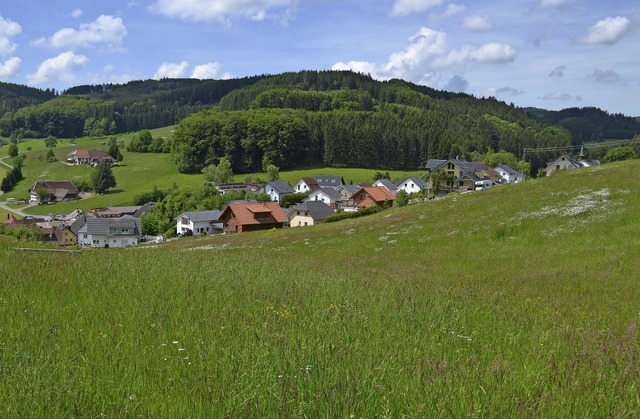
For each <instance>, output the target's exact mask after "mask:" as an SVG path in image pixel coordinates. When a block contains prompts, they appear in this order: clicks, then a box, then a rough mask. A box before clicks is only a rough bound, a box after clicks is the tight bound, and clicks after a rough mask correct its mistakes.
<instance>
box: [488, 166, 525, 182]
mask: <svg viewBox="0 0 640 419" xmlns="http://www.w3.org/2000/svg"><path fill="white" fill-rule="evenodd" d="M493 170H495V171H496V172H498V174H499V175H500V176H501V177H502V179H504V181H503V182H502V183H518V182H522V181H523V180H524V175H523V174H522V173H520V172H518V171H517V170H515V169H512V168H511V167H509V166H507V165H506V164H501V165H500V166H497V167H494V168H493Z"/></svg>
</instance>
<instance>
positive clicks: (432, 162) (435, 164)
mask: <svg viewBox="0 0 640 419" xmlns="http://www.w3.org/2000/svg"><path fill="white" fill-rule="evenodd" d="M446 162H447V160H438V159H429V160H427V165H426V166H425V167H424V168H425V169H427V170H428V171H430V172H433V171H434V170H438V168H439V167H440V166H442V165H443V164H445V163H446Z"/></svg>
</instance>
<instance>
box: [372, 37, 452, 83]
mask: <svg viewBox="0 0 640 419" xmlns="http://www.w3.org/2000/svg"><path fill="white" fill-rule="evenodd" d="M447 49H448V45H447V35H446V34H445V33H444V32H438V31H434V30H433V29H429V28H424V27H423V28H420V30H419V31H418V33H417V34H416V35H414V36H413V37H411V38H410V39H409V45H408V46H407V48H406V49H405V50H404V51H402V52H395V53H393V54H391V56H390V57H389V62H388V63H387V64H385V65H384V72H385V73H388V74H390V75H391V76H392V77H397V78H409V79H416V77H418V76H419V75H420V74H421V73H422V72H423V70H424V67H425V64H427V63H428V62H429V61H430V60H431V59H434V58H436V57H439V56H442V55H443V54H444V53H445V52H446V51H447Z"/></svg>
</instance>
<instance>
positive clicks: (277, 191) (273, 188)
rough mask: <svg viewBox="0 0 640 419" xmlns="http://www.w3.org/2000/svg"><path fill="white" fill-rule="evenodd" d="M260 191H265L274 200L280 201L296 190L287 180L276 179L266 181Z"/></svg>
mask: <svg viewBox="0 0 640 419" xmlns="http://www.w3.org/2000/svg"><path fill="white" fill-rule="evenodd" d="M258 192H264V193H266V194H267V195H269V199H271V200H272V201H276V202H280V201H282V198H283V197H284V196H285V195H287V194H290V193H295V190H294V189H293V188H292V187H291V185H289V184H288V183H287V182H284V181H282V180H276V181H271V182H267V183H265V185H264V186H263V187H262V188H260V189H259V190H258Z"/></svg>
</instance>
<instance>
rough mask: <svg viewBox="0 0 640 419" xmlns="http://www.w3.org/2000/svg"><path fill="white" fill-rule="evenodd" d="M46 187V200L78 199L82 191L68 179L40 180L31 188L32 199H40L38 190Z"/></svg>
mask: <svg viewBox="0 0 640 419" xmlns="http://www.w3.org/2000/svg"><path fill="white" fill-rule="evenodd" d="M39 189H45V190H46V191H47V198H46V199H45V200H44V201H45V202H55V201H70V200H72V199H78V194H79V193H80V191H79V190H78V188H76V185H74V184H73V182H67V181H48V180H47V181H38V182H36V183H34V184H33V186H31V188H29V192H30V193H31V196H30V200H32V201H38V200H39V196H38V192H37V191H38V190H39Z"/></svg>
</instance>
